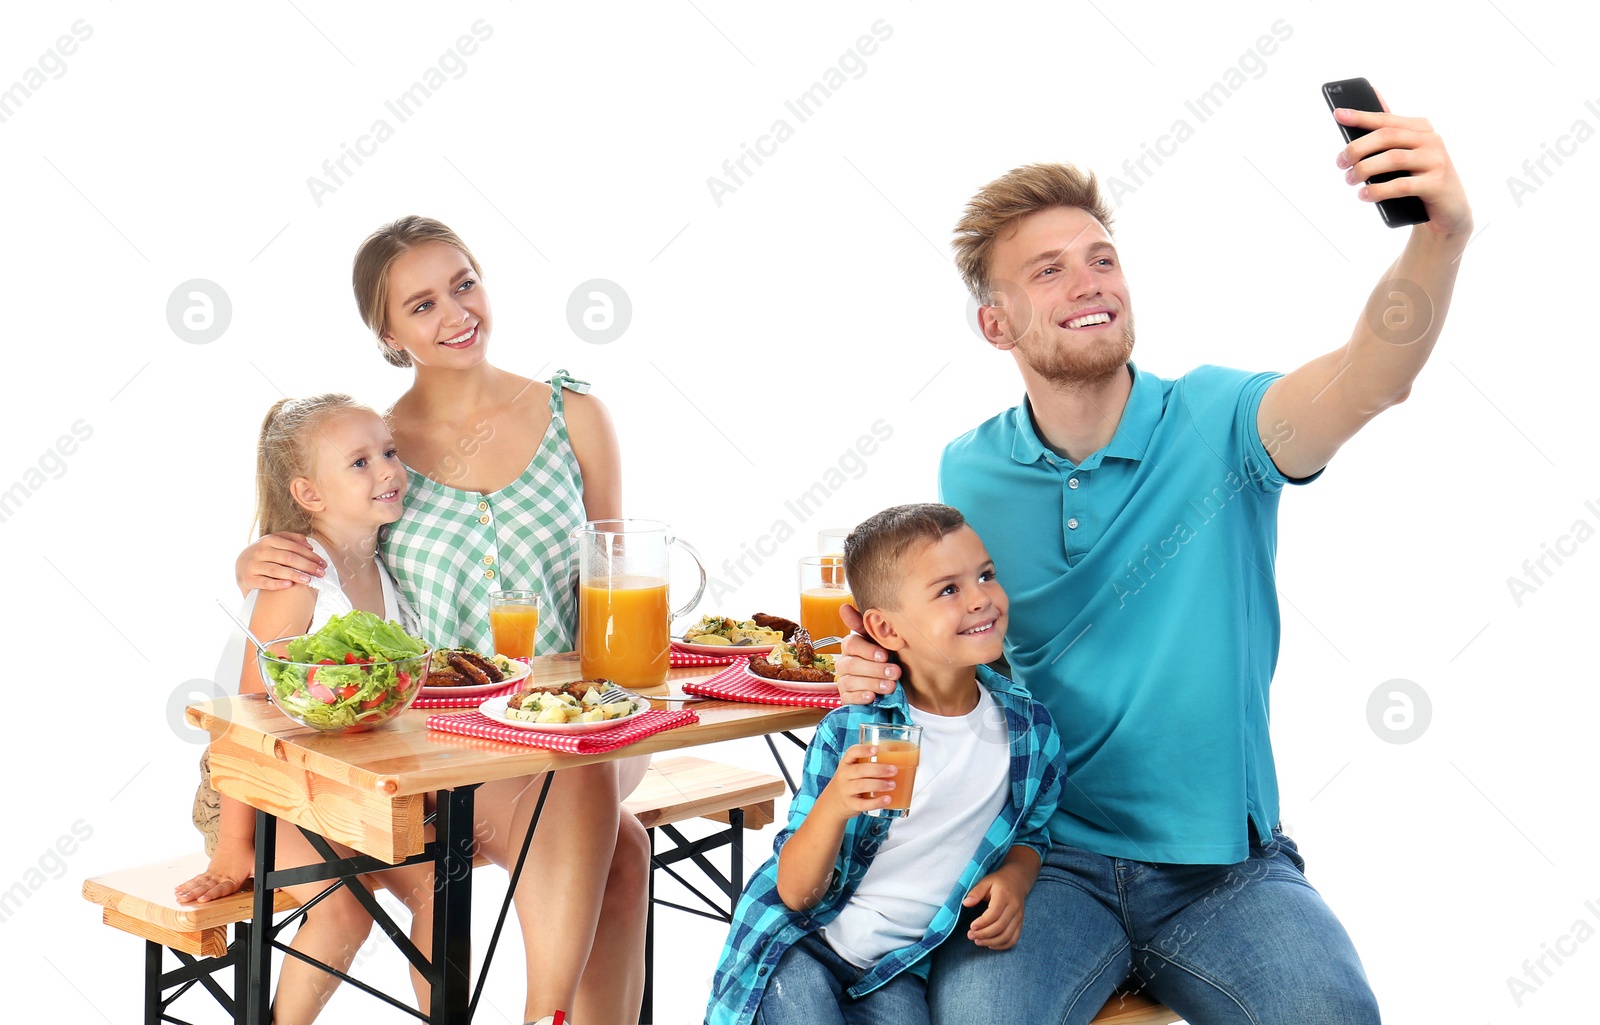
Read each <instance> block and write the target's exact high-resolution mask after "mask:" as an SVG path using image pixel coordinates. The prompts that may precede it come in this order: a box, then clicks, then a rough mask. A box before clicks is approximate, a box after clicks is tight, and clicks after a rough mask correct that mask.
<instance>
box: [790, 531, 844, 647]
mask: <svg viewBox="0 0 1600 1025" xmlns="http://www.w3.org/2000/svg"><path fill="white" fill-rule="evenodd" d="M854 600H855V599H854V596H853V595H851V593H850V584H849V582H848V581H846V580H845V578H844V556H842V555H808V556H806V557H805V558H803V559H801V560H800V625H801V626H803V627H805V628H806V630H807V631H808V632H809V633H810V634H811V636H812V637H844V636H846V635H847V634H849V633H850V630H849V628H847V627H846V626H845V625H844V618H843V617H842V616H840V615H839V606H841V605H844V604H847V603H849V602H851V601H854ZM817 650H818V651H825V652H826V651H838V650H839V645H837V644H828V645H824V646H823V647H820V648H818V649H817Z"/></svg>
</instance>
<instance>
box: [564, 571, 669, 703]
mask: <svg viewBox="0 0 1600 1025" xmlns="http://www.w3.org/2000/svg"><path fill="white" fill-rule="evenodd" d="M670 617H671V607H670V606H669V605H668V604H667V582H666V581H665V580H660V579H656V578H652V577H636V576H619V577H612V578H611V579H610V580H609V581H607V580H604V579H601V580H591V581H590V582H588V583H586V584H584V585H582V586H581V587H580V588H579V589H578V659H579V662H580V664H581V666H582V670H583V675H584V676H585V677H586V678H593V677H605V678H606V679H608V680H612V681H614V682H615V683H617V684H618V685H619V686H623V687H655V686H658V685H660V684H663V683H665V682H666V680H667V625H668V620H669V619H670Z"/></svg>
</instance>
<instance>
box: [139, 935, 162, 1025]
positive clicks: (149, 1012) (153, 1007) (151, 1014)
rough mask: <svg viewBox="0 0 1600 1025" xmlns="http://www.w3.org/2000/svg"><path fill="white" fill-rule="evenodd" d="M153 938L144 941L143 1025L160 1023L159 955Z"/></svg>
mask: <svg viewBox="0 0 1600 1025" xmlns="http://www.w3.org/2000/svg"><path fill="white" fill-rule="evenodd" d="M166 949H167V948H166V947H163V946H162V945H161V944H159V943H157V942H156V941H155V940H145V941H144V1025H161V955H162V951H164V950H166Z"/></svg>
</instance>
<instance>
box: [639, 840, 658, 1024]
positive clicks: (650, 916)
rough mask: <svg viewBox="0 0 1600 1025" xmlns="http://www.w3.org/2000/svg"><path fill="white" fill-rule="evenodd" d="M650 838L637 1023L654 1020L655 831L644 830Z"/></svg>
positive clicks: (647, 1022)
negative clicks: (641, 980)
mask: <svg viewBox="0 0 1600 1025" xmlns="http://www.w3.org/2000/svg"><path fill="white" fill-rule="evenodd" d="M645 835H646V836H648V837H649V838H650V865H649V879H648V888H647V890H646V892H647V893H648V894H649V895H650V896H649V899H648V900H646V901H645V905H644V1000H643V1001H642V1002H641V1003H640V1004H639V1025H650V1023H651V1022H653V1021H655V1020H656V1012H655V1004H656V997H655V983H656V831H655V830H654V829H647V830H645Z"/></svg>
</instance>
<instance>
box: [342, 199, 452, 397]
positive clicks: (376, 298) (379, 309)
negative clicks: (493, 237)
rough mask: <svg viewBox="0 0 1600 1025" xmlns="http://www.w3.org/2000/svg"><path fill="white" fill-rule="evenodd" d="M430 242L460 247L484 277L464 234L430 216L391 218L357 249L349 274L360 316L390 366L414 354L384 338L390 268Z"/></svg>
mask: <svg viewBox="0 0 1600 1025" xmlns="http://www.w3.org/2000/svg"><path fill="white" fill-rule="evenodd" d="M428 242H443V243H444V244H445V245H447V246H453V247H454V248H456V249H459V250H461V254H462V255H463V256H465V257H466V258H467V262H468V263H470V264H472V272H473V273H474V274H476V275H478V277H480V278H481V277H483V269H482V268H481V267H479V266H478V259H477V257H475V256H473V255H472V250H470V249H468V248H467V244H466V243H465V242H463V241H461V237H460V236H459V235H457V234H456V233H455V232H453V231H451V230H450V229H449V228H447V227H445V226H444V225H443V224H441V223H439V222H438V221H436V220H434V219H433V218H431V217H418V216H417V215H416V214H411V215H408V216H406V217H402V218H400V219H399V220H397V221H391V222H390V223H388V224H385V225H384V226H383V227H381V228H379V229H378V230H377V231H375V232H373V233H372V234H371V235H368V236H367V240H366V241H365V242H363V243H361V248H360V249H357V250H356V259H355V267H354V269H353V270H352V272H351V275H350V277H351V284H352V285H353V286H354V287H355V291H356V308H357V309H359V310H360V311H361V319H362V320H363V321H365V322H366V325H367V327H369V328H371V329H372V333H373V335H374V336H376V337H377V339H378V351H379V352H381V353H383V358H384V359H385V360H387V361H388V362H389V365H390V366H396V367H409V366H410V365H411V356H410V354H408V353H407V352H406V351H405V350H404V349H396V348H395V347H394V346H392V345H390V344H389V343H388V342H386V341H384V340H383V336H384V335H386V334H388V333H389V312H388V305H389V268H391V267H393V266H394V262H395V261H396V260H398V259H399V258H400V256H401V254H402V253H404V252H405V251H406V250H408V249H410V248H412V247H413V246H420V245H423V244H425V243H428Z"/></svg>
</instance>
